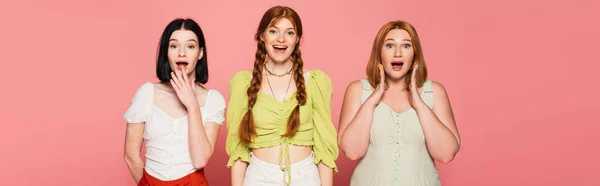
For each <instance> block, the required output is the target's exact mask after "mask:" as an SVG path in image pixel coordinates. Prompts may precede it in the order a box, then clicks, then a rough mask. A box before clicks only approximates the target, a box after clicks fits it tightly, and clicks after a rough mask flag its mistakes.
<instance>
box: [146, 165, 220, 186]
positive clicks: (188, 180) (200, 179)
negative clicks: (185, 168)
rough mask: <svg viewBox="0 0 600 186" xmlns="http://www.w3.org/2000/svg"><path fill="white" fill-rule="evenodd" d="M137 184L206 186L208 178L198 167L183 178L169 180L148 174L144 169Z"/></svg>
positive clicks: (149, 185)
mask: <svg viewBox="0 0 600 186" xmlns="http://www.w3.org/2000/svg"><path fill="white" fill-rule="evenodd" d="M138 186H208V180H206V176H205V175H204V169H200V170H198V171H196V172H193V173H190V174H188V175H186V176H184V177H183V178H179V179H176V180H171V181H162V180H159V179H157V178H155V177H152V176H150V174H148V173H147V172H146V170H144V176H142V179H141V180H140V183H138Z"/></svg>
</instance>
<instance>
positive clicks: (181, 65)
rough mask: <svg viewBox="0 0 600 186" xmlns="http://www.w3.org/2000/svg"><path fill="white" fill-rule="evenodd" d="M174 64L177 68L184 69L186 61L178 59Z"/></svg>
mask: <svg viewBox="0 0 600 186" xmlns="http://www.w3.org/2000/svg"><path fill="white" fill-rule="evenodd" d="M175 64H177V67H178V68H179V69H184V68H185V67H187V65H188V62H185V61H178V62H176V63H175Z"/></svg>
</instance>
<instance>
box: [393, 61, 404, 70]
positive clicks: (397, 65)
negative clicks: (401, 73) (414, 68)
mask: <svg viewBox="0 0 600 186" xmlns="http://www.w3.org/2000/svg"><path fill="white" fill-rule="evenodd" d="M402 66H404V62H402V61H394V62H392V68H393V69H394V70H402Z"/></svg>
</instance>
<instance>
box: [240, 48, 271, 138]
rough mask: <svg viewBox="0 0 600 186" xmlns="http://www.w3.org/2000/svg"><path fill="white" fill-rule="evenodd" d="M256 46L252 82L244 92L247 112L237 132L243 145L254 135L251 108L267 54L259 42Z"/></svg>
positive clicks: (260, 81) (259, 84) (258, 89)
mask: <svg viewBox="0 0 600 186" xmlns="http://www.w3.org/2000/svg"><path fill="white" fill-rule="evenodd" d="M257 45H258V47H257V49H256V54H255V60H254V69H253V70H252V80H251V82H250V87H248V90H247V91H246V94H247V95H248V111H246V114H245V115H244V117H243V119H242V122H241V124H240V130H239V131H240V139H241V140H242V141H243V142H245V143H251V142H252V137H253V136H254V135H256V129H255V127H254V116H253V114H252V107H254V104H256V99H257V94H258V91H260V87H261V84H262V69H263V67H264V65H265V55H266V54H267V51H266V49H265V47H264V45H263V44H262V41H260V40H259V42H258V43H257Z"/></svg>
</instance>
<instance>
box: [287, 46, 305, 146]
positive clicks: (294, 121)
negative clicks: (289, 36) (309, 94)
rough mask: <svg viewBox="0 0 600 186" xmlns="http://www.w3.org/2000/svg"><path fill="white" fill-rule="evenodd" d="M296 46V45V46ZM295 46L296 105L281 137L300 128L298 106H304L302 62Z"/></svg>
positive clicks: (292, 133)
mask: <svg viewBox="0 0 600 186" xmlns="http://www.w3.org/2000/svg"><path fill="white" fill-rule="evenodd" d="M297 45H298V44H297ZM297 45H296V48H295V50H294V53H293V54H292V59H293V60H294V67H293V68H294V69H295V72H294V75H293V76H294V81H295V83H296V100H297V101H298V105H296V107H295V108H294V110H293V111H292V114H291V115H290V118H289V120H288V130H287V132H286V133H285V134H284V135H283V136H293V135H294V134H296V131H298V128H299V127H300V105H304V104H306V90H305V85H304V61H302V56H301V53H300V49H299V48H298V47H299V46H297Z"/></svg>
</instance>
